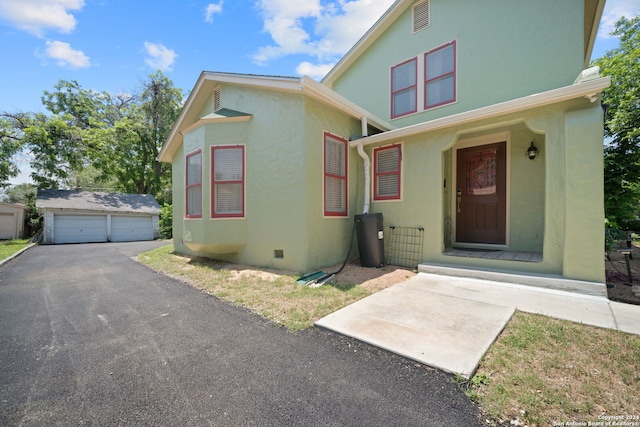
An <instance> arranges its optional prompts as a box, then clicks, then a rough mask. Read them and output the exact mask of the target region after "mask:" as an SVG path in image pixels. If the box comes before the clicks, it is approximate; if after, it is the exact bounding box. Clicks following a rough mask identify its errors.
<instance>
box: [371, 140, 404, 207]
mask: <svg viewBox="0 0 640 427" xmlns="http://www.w3.org/2000/svg"><path fill="white" fill-rule="evenodd" d="M400 160H401V159H400V146H392V147H384V148H379V149H376V150H375V198H376V199H380V200H383V199H397V198H399V197H400Z"/></svg>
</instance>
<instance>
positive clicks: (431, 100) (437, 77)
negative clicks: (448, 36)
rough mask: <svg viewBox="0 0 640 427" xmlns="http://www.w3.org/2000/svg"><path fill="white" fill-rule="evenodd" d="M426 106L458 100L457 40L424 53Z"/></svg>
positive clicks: (431, 106) (427, 107)
mask: <svg viewBox="0 0 640 427" xmlns="http://www.w3.org/2000/svg"><path fill="white" fill-rule="evenodd" d="M424 76H425V83H424V108H425V110H426V109H429V108H433V107H437V106H439V105H444V104H449V103H450V102H454V101H455V100H456V42H455V41H453V42H450V43H447V44H446V45H444V46H440V47H438V48H436V49H433V50H430V51H429V52H427V53H425V54H424Z"/></svg>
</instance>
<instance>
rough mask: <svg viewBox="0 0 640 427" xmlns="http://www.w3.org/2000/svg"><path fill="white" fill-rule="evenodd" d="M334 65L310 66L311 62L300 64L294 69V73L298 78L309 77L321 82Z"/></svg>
mask: <svg viewBox="0 0 640 427" xmlns="http://www.w3.org/2000/svg"><path fill="white" fill-rule="evenodd" d="M334 65H336V64H312V63H311V62H307V61H305V62H301V63H300V65H298V66H297V67H296V73H298V75H300V76H309V77H311V78H314V79H316V80H321V79H322V78H323V77H324V76H326V75H327V73H328V72H329V71H331V69H332V68H333V66H334Z"/></svg>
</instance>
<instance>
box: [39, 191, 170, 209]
mask: <svg viewBox="0 0 640 427" xmlns="http://www.w3.org/2000/svg"><path fill="white" fill-rule="evenodd" d="M36 207H37V208H38V209H68V210H83V211H100V212H119V213H147V214H159V213H160V205H159V204H158V202H156V199H155V198H154V197H153V196H152V195H150V194H122V193H96V192H90V191H73V190H38V196H37V198H36Z"/></svg>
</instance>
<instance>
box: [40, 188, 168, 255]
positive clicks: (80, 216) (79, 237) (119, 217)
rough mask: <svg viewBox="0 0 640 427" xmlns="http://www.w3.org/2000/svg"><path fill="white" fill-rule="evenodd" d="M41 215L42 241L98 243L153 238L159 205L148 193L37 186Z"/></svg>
mask: <svg viewBox="0 0 640 427" xmlns="http://www.w3.org/2000/svg"><path fill="white" fill-rule="evenodd" d="M36 207H37V208H38V210H39V211H40V213H41V214H42V215H43V217H44V228H43V230H44V232H43V243H45V244H46V243H49V244H51V243H53V244H60V243H98V242H131V241H139V240H153V239H156V238H157V237H158V220H159V215H160V206H159V205H158V202H156V200H155V199H154V198H153V196H151V195H148V194H120V193H95V192H88V191H71V190H38V196H37V199H36Z"/></svg>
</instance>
